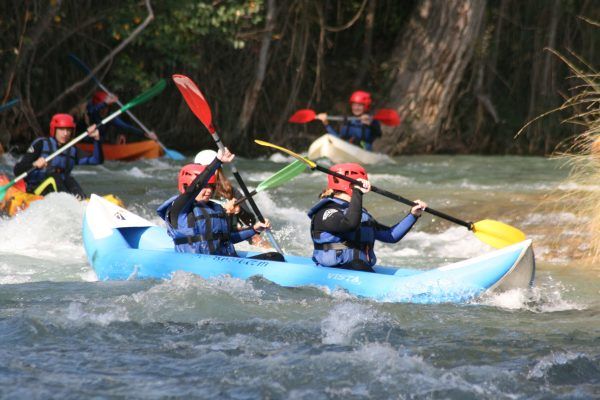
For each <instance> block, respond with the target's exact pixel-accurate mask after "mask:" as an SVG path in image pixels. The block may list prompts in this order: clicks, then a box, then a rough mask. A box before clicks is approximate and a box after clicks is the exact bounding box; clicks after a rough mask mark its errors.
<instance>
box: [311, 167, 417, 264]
mask: <svg viewBox="0 0 600 400" xmlns="http://www.w3.org/2000/svg"><path fill="white" fill-rule="evenodd" d="M330 170H331V171H334V172H337V173H339V174H343V175H346V176H348V177H350V178H353V179H356V180H358V181H360V182H361V183H362V186H355V185H353V184H351V183H350V182H348V181H345V180H342V179H339V178H336V177H334V176H332V175H329V176H328V180H327V189H326V190H325V191H324V192H323V193H322V194H321V200H319V202H318V203H317V204H315V205H314V206H313V207H312V208H311V209H310V211H309V212H308V216H309V218H311V225H310V233H311V238H312V240H313V243H314V250H313V260H314V261H315V262H316V263H317V264H318V265H320V266H324V267H334V268H344V269H351V270H357V271H366V272H375V271H374V270H373V268H372V267H373V266H374V265H375V264H376V263H377V257H376V256H375V252H374V245H375V241H376V240H379V241H381V242H385V243H397V242H398V241H400V240H401V239H402V238H403V237H404V236H405V235H406V234H407V233H408V231H409V230H410V229H411V228H412V227H413V225H414V224H415V223H416V222H417V219H418V218H419V217H420V216H421V214H422V212H423V210H424V209H425V208H427V204H426V203H424V202H422V201H421V200H415V203H417V205H416V206H414V207H413V208H412V209H411V210H410V213H409V214H408V215H406V216H405V217H404V218H403V219H402V220H400V222H398V223H397V224H395V225H394V226H392V227H388V226H385V225H382V224H380V223H379V222H377V221H376V220H375V219H374V218H373V217H372V216H371V214H369V212H368V211H367V210H366V209H364V208H363V206H362V197H363V194H365V193H368V192H369V191H370V190H371V184H370V183H369V177H368V176H367V172H366V171H365V169H364V168H363V167H362V166H361V165H359V164H356V163H347V164H336V165H334V166H332V167H331V168H330Z"/></svg>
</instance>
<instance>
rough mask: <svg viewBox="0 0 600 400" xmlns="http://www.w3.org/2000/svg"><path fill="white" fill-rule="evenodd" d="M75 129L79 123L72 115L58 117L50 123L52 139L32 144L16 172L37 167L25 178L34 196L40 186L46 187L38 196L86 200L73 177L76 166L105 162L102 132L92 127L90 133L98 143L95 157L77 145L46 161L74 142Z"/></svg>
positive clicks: (29, 190)
mask: <svg viewBox="0 0 600 400" xmlns="http://www.w3.org/2000/svg"><path fill="white" fill-rule="evenodd" d="M74 130H75V121H74V120H73V117H72V116H71V115H69V114H55V115H54V116H53V117H52V119H51V120H50V136H49V137H41V138H37V139H35V140H34V141H33V143H31V146H30V147H29V149H28V150H27V152H26V153H25V155H24V156H23V157H22V158H21V160H20V161H19V162H18V163H17V164H16V165H15V167H14V170H13V172H14V174H15V176H17V175H20V174H22V173H23V172H25V171H28V170H29V169H30V168H31V167H32V166H33V167H36V168H37V169H36V170H34V171H33V172H31V173H30V174H29V175H27V177H26V178H25V182H26V183H27V192H28V193H34V192H35V191H36V189H37V188H38V187H40V188H42V187H43V186H44V185H46V187H45V188H44V189H43V190H39V191H38V193H36V194H41V195H45V194H48V193H50V192H53V191H58V192H67V193H71V194H72V195H74V196H75V197H77V198H79V199H84V198H85V197H86V195H85V192H84V191H83V189H82V188H81V186H80V185H79V183H77V181H76V180H75V178H73V177H72V176H71V171H72V170H73V167H75V165H97V164H102V163H103V162H104V155H103V154H102V146H101V143H100V132H98V129H96V125H92V126H90V127H89V128H88V134H89V136H90V137H91V138H92V139H93V140H94V150H93V153H92V155H91V156H90V155H89V154H87V155H86V153H84V152H82V151H81V150H78V149H77V148H76V147H74V146H73V147H70V148H68V149H67V150H66V151H64V152H63V153H61V154H59V155H58V156H56V157H55V158H53V159H52V160H50V162H46V160H45V158H46V157H48V156H49V155H50V154H52V153H54V152H55V151H56V150H58V149H59V148H60V147H62V146H63V145H65V144H66V143H68V142H69V141H70V140H71V136H72V134H73V131H74Z"/></svg>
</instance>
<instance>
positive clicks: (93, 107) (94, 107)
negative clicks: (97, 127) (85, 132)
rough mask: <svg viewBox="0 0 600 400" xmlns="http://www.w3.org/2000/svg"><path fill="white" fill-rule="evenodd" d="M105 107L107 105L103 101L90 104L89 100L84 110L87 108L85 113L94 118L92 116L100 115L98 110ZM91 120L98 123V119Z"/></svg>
mask: <svg viewBox="0 0 600 400" xmlns="http://www.w3.org/2000/svg"><path fill="white" fill-rule="evenodd" d="M106 107H108V105H107V104H106V103H105V102H102V103H98V104H92V103H91V102H89V103H88V105H87V107H86V110H87V113H88V115H89V116H90V118H92V119H94V118H98V117H99V116H100V111H102V110H103V109H104V108H106ZM100 119H101V118H100ZM93 122H95V123H98V122H100V121H93Z"/></svg>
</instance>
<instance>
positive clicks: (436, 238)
mask: <svg viewBox="0 0 600 400" xmlns="http://www.w3.org/2000/svg"><path fill="white" fill-rule="evenodd" d="M417 229H418V226H416V227H415V228H413V229H412V230H411V231H410V232H409V233H408V234H407V235H406V236H405V237H404V238H403V239H402V240H401V241H400V242H399V243H392V244H388V243H377V245H376V251H377V257H378V259H379V260H380V261H381V262H385V263H386V264H392V265H394V262H402V261H404V260H403V259H406V258H413V259H414V258H419V257H421V258H422V257H423V256H425V257H427V258H437V259H442V260H443V259H449V260H450V261H452V262H454V261H455V260H456V259H464V258H470V257H475V256H478V255H481V254H484V253H487V252H490V251H492V250H493V249H492V248H491V247H490V246H488V245H486V244H485V243H483V242H481V241H480V240H478V239H477V238H476V237H475V236H474V235H473V234H472V233H471V232H470V231H468V230H467V229H465V228H462V227H455V226H453V227H450V228H448V229H447V230H445V231H442V232H440V233H429V232H424V231H419V230H417ZM423 266H425V267H438V266H441V265H423Z"/></svg>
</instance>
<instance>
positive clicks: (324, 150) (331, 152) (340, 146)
mask: <svg viewBox="0 0 600 400" xmlns="http://www.w3.org/2000/svg"><path fill="white" fill-rule="evenodd" d="M308 158H311V159H317V158H329V159H330V160H331V161H333V162H334V163H336V164H339V163H345V162H357V163H361V164H380V163H393V162H394V160H392V158H390V157H389V156H388V155H386V154H382V153H374V152H372V151H368V150H365V149H363V148H362V147H360V146H356V145H353V144H352V143H349V142H346V141H345V140H343V139H340V138H338V137H335V136H333V135H330V134H325V135H323V136H321V137H320V138H318V139H317V140H315V141H314V142H312V144H311V145H310V147H309V148H308Z"/></svg>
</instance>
